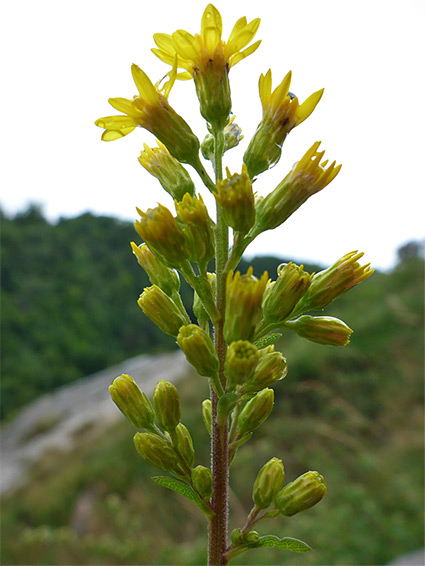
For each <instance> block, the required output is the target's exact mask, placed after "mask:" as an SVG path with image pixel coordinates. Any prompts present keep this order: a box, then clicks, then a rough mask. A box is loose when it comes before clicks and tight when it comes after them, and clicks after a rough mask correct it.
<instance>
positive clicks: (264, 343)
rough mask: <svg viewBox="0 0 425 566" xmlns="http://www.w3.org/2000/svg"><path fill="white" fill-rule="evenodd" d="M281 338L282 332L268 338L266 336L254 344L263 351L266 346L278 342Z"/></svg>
mask: <svg viewBox="0 0 425 566" xmlns="http://www.w3.org/2000/svg"><path fill="white" fill-rule="evenodd" d="M281 336H282V334H281V333H280V332H276V333H275V334H269V335H268V336H264V338H260V340H257V341H256V342H254V344H255V346H257V348H258V349H259V350H261V348H265V347H266V346H269V344H273V342H276V340H278V339H279V338H280V337H281Z"/></svg>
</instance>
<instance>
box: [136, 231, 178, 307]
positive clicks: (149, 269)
mask: <svg viewBox="0 0 425 566" xmlns="http://www.w3.org/2000/svg"><path fill="white" fill-rule="evenodd" d="M131 249H132V250H133V253H134V255H135V256H136V258H137V261H138V263H139V265H141V266H142V267H143V269H144V270H145V271H146V273H147V274H148V277H149V279H150V281H151V283H152V284H153V285H157V286H158V287H159V288H160V289H162V291H164V293H166V294H167V295H169V296H170V297H171V296H172V295H173V294H174V293H176V292H178V291H179V289H180V278H179V275H178V273H177V271H176V270H175V269H170V268H169V267H167V266H166V265H165V264H164V263H162V261H160V260H159V259H158V258H157V257H156V256H155V255H154V254H153V253H152V252H151V251H150V249H149V248H148V246H147V245H146V244H141V245H140V246H136V244H135V243H134V242H131Z"/></svg>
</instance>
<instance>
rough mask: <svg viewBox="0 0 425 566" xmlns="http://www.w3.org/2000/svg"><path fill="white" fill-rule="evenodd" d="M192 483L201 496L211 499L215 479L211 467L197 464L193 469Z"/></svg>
mask: <svg viewBox="0 0 425 566" xmlns="http://www.w3.org/2000/svg"><path fill="white" fill-rule="evenodd" d="M192 484H193V487H194V488H195V490H196V491H197V492H198V493H199V495H200V496H201V497H206V498H207V499H209V498H210V497H211V495H212V494H213V479H212V473H211V470H210V469H209V468H205V467H204V466H196V468H194V469H193V470H192Z"/></svg>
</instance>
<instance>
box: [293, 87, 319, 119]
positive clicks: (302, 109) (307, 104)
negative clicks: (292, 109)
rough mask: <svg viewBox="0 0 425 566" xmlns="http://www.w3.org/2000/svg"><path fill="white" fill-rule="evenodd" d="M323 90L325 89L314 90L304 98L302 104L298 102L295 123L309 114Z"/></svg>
mask: <svg viewBox="0 0 425 566" xmlns="http://www.w3.org/2000/svg"><path fill="white" fill-rule="evenodd" d="M324 90H325V89H323V88H322V89H321V90H318V91H317V92H314V93H313V94H311V95H310V96H309V97H308V98H307V100H305V101H304V102H303V103H302V104H300V106H299V108H298V110H297V125H298V124H301V122H303V121H304V120H305V119H306V118H308V117H309V116H310V114H311V113H312V112H313V110H314V109H315V108H316V106H317V105H318V103H319V100H320V99H321V98H322V95H323V91H324Z"/></svg>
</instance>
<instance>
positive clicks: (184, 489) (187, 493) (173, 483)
mask: <svg viewBox="0 0 425 566" xmlns="http://www.w3.org/2000/svg"><path fill="white" fill-rule="evenodd" d="M152 479H153V481H154V482H156V483H157V484H159V485H162V486H163V487H166V488H168V489H172V490H173V491H175V492H177V493H179V494H180V495H183V497H186V499H189V501H191V502H192V503H194V504H195V505H196V506H198V507H199V509H200V510H201V511H202V512H203V513H205V515H207V517H212V516H213V515H214V511H212V509H211V508H210V507H209V506H208V505H207V504H206V503H205V502H204V501H202V499H201V498H200V497H199V495H198V494H197V493H196V491H194V490H193V489H192V488H191V487H190V485H187V483H184V482H182V481H180V480H175V479H174V478H169V477H167V476H155V477H153V478H152Z"/></svg>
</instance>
